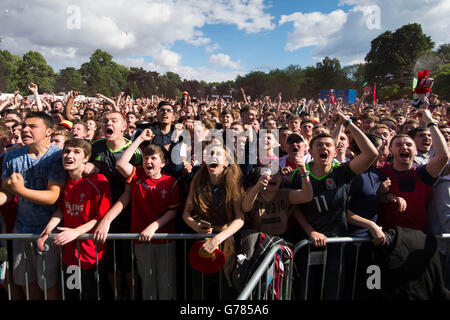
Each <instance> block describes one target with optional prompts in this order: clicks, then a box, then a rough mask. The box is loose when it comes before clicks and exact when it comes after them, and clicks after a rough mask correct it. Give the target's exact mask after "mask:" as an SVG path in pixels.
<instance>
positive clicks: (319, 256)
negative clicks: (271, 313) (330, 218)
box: [237, 234, 450, 300]
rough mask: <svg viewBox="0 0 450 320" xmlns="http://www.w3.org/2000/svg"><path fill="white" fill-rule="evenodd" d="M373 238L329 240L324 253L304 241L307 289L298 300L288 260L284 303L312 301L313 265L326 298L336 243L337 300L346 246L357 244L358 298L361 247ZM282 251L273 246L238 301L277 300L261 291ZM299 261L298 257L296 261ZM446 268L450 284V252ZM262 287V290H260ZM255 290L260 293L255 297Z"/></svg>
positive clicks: (300, 245) (448, 236)
mask: <svg viewBox="0 0 450 320" xmlns="http://www.w3.org/2000/svg"><path fill="white" fill-rule="evenodd" d="M436 238H437V239H443V240H446V241H449V240H450V234H442V235H438V236H436ZM370 241H371V239H369V238H357V237H354V238H352V237H340V238H328V240H327V246H325V248H324V250H321V251H311V246H312V241H311V240H302V241H300V242H299V243H297V244H296V245H295V246H294V248H293V251H294V257H295V256H296V255H297V253H298V252H299V251H300V250H301V249H306V250H307V257H306V270H305V271H306V272H304V273H305V279H304V280H305V281H304V286H305V287H304V288H303V290H302V291H303V293H304V294H303V296H301V297H295V295H294V294H293V281H294V277H295V274H294V272H293V267H294V263H293V261H288V272H287V273H285V274H284V279H283V282H282V283H283V288H284V289H283V290H282V295H280V300H291V299H298V300H308V298H309V297H308V286H309V276H310V274H309V273H310V268H311V266H319V265H322V277H321V283H320V299H321V300H322V299H323V295H324V286H325V273H326V265H327V252H328V246H329V245H333V244H340V250H339V271H338V282H337V286H336V287H335V288H336V297H337V299H339V298H342V297H341V289H342V288H341V285H342V284H341V277H342V272H343V270H342V261H343V254H344V250H343V249H344V246H345V245H346V244H349V243H352V244H354V245H356V256H355V265H354V273H353V274H354V275H353V281H352V292H351V300H354V299H355V285H356V275H357V272H356V271H357V268H358V262H359V254H360V252H359V251H360V246H361V244H362V243H364V242H370ZM280 252H281V247H280V246H275V247H273V248H272V249H271V250H270V251H269V252H268V253H267V255H266V256H265V258H264V259H263V261H262V262H261V264H260V265H259V267H258V268H257V269H256V270H255V272H254V273H253V275H252V277H251V278H250V280H249V282H248V283H247V285H246V286H245V287H244V289H243V290H242V291H241V293H240V294H239V296H238V297H237V299H238V300H249V299H257V300H268V299H273V295H272V296H270V295H269V294H268V292H267V290H266V291H265V292H261V287H262V288H265V289H267V288H268V286H267V285H265V284H266V283H267V281H268V272H269V270H270V269H271V268H272V267H273V264H274V257H275V255H276V254H277V253H280ZM294 259H295V258H294ZM445 261H446V265H445V268H444V269H443V277H444V282H446V281H447V282H448V280H449V279H448V277H450V274H448V273H447V270H448V262H449V253H447V256H446V258H445ZM257 286H258V289H256V287H257ZM255 291H256V292H257V294H256V297H255V294H254V293H255Z"/></svg>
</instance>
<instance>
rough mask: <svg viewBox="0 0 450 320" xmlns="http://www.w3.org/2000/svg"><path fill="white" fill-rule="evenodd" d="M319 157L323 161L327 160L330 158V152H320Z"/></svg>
mask: <svg viewBox="0 0 450 320" xmlns="http://www.w3.org/2000/svg"><path fill="white" fill-rule="evenodd" d="M319 159H320V160H321V161H326V160H328V153H327V152H321V153H319Z"/></svg>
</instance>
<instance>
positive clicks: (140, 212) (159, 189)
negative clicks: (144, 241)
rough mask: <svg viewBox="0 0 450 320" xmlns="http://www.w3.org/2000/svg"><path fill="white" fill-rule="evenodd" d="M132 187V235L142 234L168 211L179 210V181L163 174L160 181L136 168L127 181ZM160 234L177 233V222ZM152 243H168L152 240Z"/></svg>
mask: <svg viewBox="0 0 450 320" xmlns="http://www.w3.org/2000/svg"><path fill="white" fill-rule="evenodd" d="M127 183H129V184H130V186H131V233H141V232H142V231H143V230H144V229H145V228H147V227H148V226H149V225H150V224H151V223H152V222H154V221H156V220H158V219H159V218H161V217H162V216H163V215H164V214H165V213H166V212H167V211H169V210H174V209H177V208H178V206H179V201H180V195H179V188H178V183H177V180H176V179H175V178H174V177H172V176H167V175H165V174H163V175H162V176H161V178H159V179H152V178H150V177H147V175H146V174H145V172H144V169H143V168H142V167H137V168H136V167H134V168H133V172H132V173H131V175H130V176H129V177H128V179H127ZM157 232H158V233H175V221H174V219H172V220H170V221H169V222H168V223H167V224H166V225H164V226H162V227H160V228H159V229H158V230H157ZM152 243H166V241H164V240H152Z"/></svg>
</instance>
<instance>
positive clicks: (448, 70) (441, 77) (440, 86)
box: [433, 64, 450, 100]
mask: <svg viewBox="0 0 450 320" xmlns="http://www.w3.org/2000/svg"><path fill="white" fill-rule="evenodd" d="M434 81H435V84H434V86H433V91H434V92H435V93H437V94H438V95H439V97H440V98H441V99H443V100H450V64H446V65H443V66H441V68H440V69H439V71H438V72H437V73H436V75H435V77H434Z"/></svg>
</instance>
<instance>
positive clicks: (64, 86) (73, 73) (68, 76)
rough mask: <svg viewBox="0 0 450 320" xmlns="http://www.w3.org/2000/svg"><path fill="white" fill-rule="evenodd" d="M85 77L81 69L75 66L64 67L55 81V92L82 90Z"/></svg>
mask: <svg viewBox="0 0 450 320" xmlns="http://www.w3.org/2000/svg"><path fill="white" fill-rule="evenodd" d="M82 88H83V79H82V77H81V73H80V71H78V70H77V69H75V68H65V69H62V70H61V71H60V72H59V73H58V75H57V77H56V81H55V92H65V93H67V92H69V91H81V90H82Z"/></svg>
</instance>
